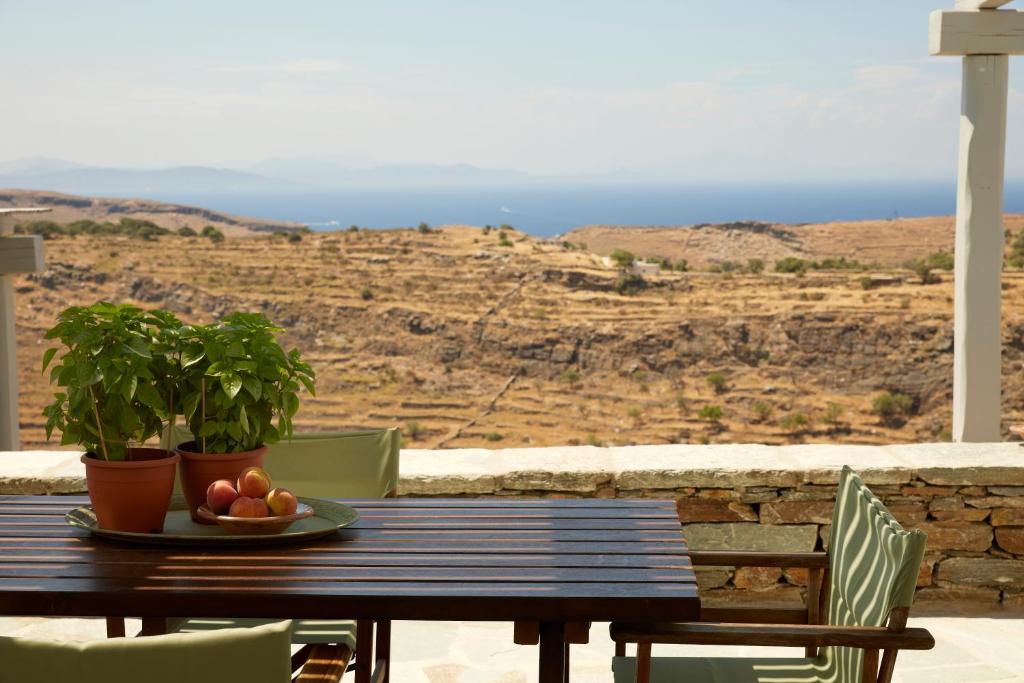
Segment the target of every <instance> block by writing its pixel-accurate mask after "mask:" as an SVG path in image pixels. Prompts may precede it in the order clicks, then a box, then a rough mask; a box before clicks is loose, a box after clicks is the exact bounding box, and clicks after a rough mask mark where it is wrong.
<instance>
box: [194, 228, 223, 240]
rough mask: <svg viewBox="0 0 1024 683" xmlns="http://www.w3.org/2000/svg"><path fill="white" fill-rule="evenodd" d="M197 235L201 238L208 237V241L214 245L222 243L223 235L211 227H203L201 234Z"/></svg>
mask: <svg viewBox="0 0 1024 683" xmlns="http://www.w3.org/2000/svg"><path fill="white" fill-rule="evenodd" d="M199 234H200V235H202V236H203V237H208V238H209V239H210V241H211V242H214V243H217V242H223V241H224V233H222V232H221V231H220V230H218V229H217V228H215V227H213V226H212V225H207V226H206V227H204V228H203V230H202V232H200V233H199Z"/></svg>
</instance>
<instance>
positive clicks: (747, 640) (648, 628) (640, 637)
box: [610, 623, 935, 650]
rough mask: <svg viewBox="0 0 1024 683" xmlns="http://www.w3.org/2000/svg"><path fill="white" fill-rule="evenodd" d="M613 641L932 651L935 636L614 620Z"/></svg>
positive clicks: (914, 631)
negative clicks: (620, 621) (830, 646)
mask: <svg viewBox="0 0 1024 683" xmlns="http://www.w3.org/2000/svg"><path fill="white" fill-rule="evenodd" d="M610 632H611V636H612V640H614V641H615V642H617V643H618V642H625V643H678V644H687V645H768V646H781V647H824V646H827V645H835V646H839V647H856V648H862V649H868V650H886V649H896V650H930V649H932V648H933V647H935V639H934V638H932V635H931V634H930V633H929V632H928V631H927V630H925V629H923V628H908V629H907V630H905V631H890V630H889V629H887V628H885V627H884V626H818V625H813V624H811V625H808V624H794V625H780V624H705V623H686V624H627V623H621V624H619V623H613V624H612V625H611V628H610Z"/></svg>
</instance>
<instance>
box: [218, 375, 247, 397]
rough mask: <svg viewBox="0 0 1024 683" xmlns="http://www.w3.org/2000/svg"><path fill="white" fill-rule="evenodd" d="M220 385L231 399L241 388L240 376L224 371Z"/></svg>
mask: <svg viewBox="0 0 1024 683" xmlns="http://www.w3.org/2000/svg"><path fill="white" fill-rule="evenodd" d="M220 385H221V386H222V387H224V393H226V394H227V395H228V398H231V399H233V398H234V397H235V396H237V395H238V392H239V391H241V390H242V378H241V377H239V376H238V375H237V374H235V373H233V372H231V373H225V374H224V375H222V376H221V378H220Z"/></svg>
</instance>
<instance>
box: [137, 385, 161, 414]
mask: <svg viewBox="0 0 1024 683" xmlns="http://www.w3.org/2000/svg"><path fill="white" fill-rule="evenodd" d="M135 395H136V396H138V399H139V401H140V402H141V403H142V404H143V405H146V406H149V407H150V408H154V409H156V410H164V409H166V408H167V406H166V405H164V401H163V399H162V398H161V397H160V392H159V391H157V390H156V389H155V388H154V387H153V385H152V384H150V383H149V382H143V383H142V384H140V385H138V388H137V389H136V392H135Z"/></svg>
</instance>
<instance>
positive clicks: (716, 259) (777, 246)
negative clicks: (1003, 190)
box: [559, 214, 1024, 268]
mask: <svg viewBox="0 0 1024 683" xmlns="http://www.w3.org/2000/svg"><path fill="white" fill-rule="evenodd" d="M1022 228H1024V215H1022V214H1009V215H1007V216H1006V230H1007V231H1008V232H1012V233H1014V234H1016V233H1018V232H1020V231H1021V229H1022ZM559 239H562V240H566V241H569V242H572V243H576V244H578V243H583V244H585V245H586V247H587V249H589V250H590V251H593V252H595V253H598V254H602V255H606V254H609V253H611V252H612V251H613V250H614V249H623V248H624V249H629V250H630V251H632V252H633V253H634V254H636V255H637V256H640V257H645V258H647V257H661V258H667V259H669V260H671V261H673V262H675V261H678V260H680V259H685V260H687V261H688V262H689V263H690V265H691V266H693V267H697V268H706V267H707V266H709V265H711V264H714V263H722V262H723V261H738V262H740V263H746V260H747V259H748V258H762V259H764V260H765V261H768V262H774V261H776V260H778V259H781V258H785V257H787V256H794V257H797V258H803V259H810V260H820V259H825V258H840V257H845V258H847V259H854V260H857V261H860V262H861V263H865V264H877V265H880V266H884V267H891V266H899V265H902V264H903V263H904V262H906V261H907V260H909V259H914V258H921V257H923V256H925V255H927V254H930V253H933V252H936V251H940V250H943V251H952V250H953V217H952V216H932V217H926V218H901V219H896V220H877V221H854V222H836V223H820V224H807V225H778V224H773V223H760V222H756V221H744V222H738V223H727V224H723V225H680V226H672V227H653V226H621V225H588V226H585V227H582V228H577V229H576V230H572V231H570V232H568V233H566V234H565V235H562V236H561V237H560V238H559Z"/></svg>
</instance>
